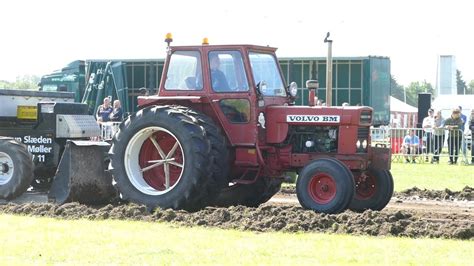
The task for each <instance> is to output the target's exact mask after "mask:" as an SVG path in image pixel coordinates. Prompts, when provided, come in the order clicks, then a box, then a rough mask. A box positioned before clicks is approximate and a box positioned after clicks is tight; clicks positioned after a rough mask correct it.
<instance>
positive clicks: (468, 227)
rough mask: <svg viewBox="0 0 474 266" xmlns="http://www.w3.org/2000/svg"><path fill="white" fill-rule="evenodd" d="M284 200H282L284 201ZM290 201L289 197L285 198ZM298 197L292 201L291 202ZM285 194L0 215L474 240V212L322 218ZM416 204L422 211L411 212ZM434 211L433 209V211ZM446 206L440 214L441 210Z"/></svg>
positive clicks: (402, 205)
mask: <svg viewBox="0 0 474 266" xmlns="http://www.w3.org/2000/svg"><path fill="white" fill-rule="evenodd" d="M279 197H280V198H279ZM285 197H286V198H288V195H283V198H285ZM289 197H290V198H291V197H292V196H291V195H290V196H289ZM279 199H282V198H281V194H277V195H276V196H275V200H272V201H270V202H268V203H266V204H263V205H262V206H260V207H258V208H249V207H244V206H235V207H229V208H214V207H208V208H205V209H203V210H201V211H198V212H194V213H189V212H186V211H175V210H161V209H157V210H155V211H153V212H149V210H148V209H147V208H146V207H145V206H140V205H136V204H116V205H106V206H103V207H90V206H86V205H81V204H79V203H67V204H63V205H56V204H52V203H20V204H16V203H7V204H3V205H0V213H8V214H19V215H29V216H45V217H53V218H60V219H91V220H104V219H119V220H138V221H148V222H170V223H174V224H176V225H179V226H204V227H217V228H223V229H237V230H249V231H257V232H270V231H282V232H324V233H340V234H355V235H372V236H406V237H412V238H419V237H429V238H452V239H473V238H474V206H472V207H471V205H469V204H467V205H466V204H464V205H462V204H461V205H457V204H455V203H452V202H451V206H449V204H448V206H443V202H441V203H439V202H438V203H439V205H436V204H433V206H434V208H429V207H428V208H427V207H426V206H423V205H420V203H416V202H415V203H413V202H411V201H408V202H405V201H403V200H400V199H396V198H395V199H394V200H392V202H391V203H390V204H389V206H388V207H387V208H385V209H384V210H383V211H370V210H369V211H365V212H363V213H355V212H351V211H346V212H343V213H340V214H320V213H315V212H313V211H310V210H305V209H303V208H301V207H300V206H298V205H297V200H296V201H295V200H294V199H291V200H290V201H284V200H283V201H281V200H280V201H279ZM410 203H411V204H414V205H415V206H418V207H413V206H410ZM428 206H429V205H428ZM439 206H441V207H440V208H437V207H439Z"/></svg>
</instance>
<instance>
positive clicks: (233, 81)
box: [209, 51, 249, 92]
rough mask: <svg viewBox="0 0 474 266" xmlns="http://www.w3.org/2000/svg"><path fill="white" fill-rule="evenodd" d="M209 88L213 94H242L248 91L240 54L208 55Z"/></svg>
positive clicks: (220, 52) (215, 52) (223, 52)
mask: <svg viewBox="0 0 474 266" xmlns="http://www.w3.org/2000/svg"><path fill="white" fill-rule="evenodd" d="M209 68H210V73H211V87H212V89H213V90H214V91H215V92H243V91H248V90H249V85H248V80H247V75H246V74H245V68H244V63H243V59H242V54H241V53H240V52H239V51H214V52H210V53H209Z"/></svg>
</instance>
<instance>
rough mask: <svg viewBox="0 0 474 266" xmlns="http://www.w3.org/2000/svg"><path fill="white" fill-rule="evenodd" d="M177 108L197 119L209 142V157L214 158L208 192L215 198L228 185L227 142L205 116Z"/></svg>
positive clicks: (212, 122) (184, 108)
mask: <svg viewBox="0 0 474 266" xmlns="http://www.w3.org/2000/svg"><path fill="white" fill-rule="evenodd" d="M178 108H180V110H183V112H184V113H185V114H187V115H192V116H193V117H195V118H197V122H198V124H199V125H200V126H202V127H204V129H205V130H206V137H207V138H208V139H209V141H210V142H211V155H212V157H213V158H214V160H213V162H212V166H211V171H212V174H211V182H212V183H213V185H211V186H210V188H211V190H212V191H210V195H215V196H217V194H218V193H219V191H220V190H221V189H222V188H224V187H226V186H227V184H228V183H229V179H228V176H229V167H230V162H229V150H228V148H227V140H226V138H225V137H224V135H223V134H222V133H221V130H220V128H219V127H218V126H217V125H216V124H215V123H214V121H212V119H211V118H209V117H208V116H206V115H205V114H203V113H200V112H197V111H195V110H191V109H189V108H186V107H178ZM211 200H212V199H211Z"/></svg>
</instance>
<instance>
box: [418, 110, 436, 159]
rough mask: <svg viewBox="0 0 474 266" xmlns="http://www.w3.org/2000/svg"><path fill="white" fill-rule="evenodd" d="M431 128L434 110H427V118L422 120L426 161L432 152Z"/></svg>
mask: <svg viewBox="0 0 474 266" xmlns="http://www.w3.org/2000/svg"><path fill="white" fill-rule="evenodd" d="M433 126H434V110H433V109H432V108H430V109H428V116H427V117H425V118H424V119H423V124H422V126H421V127H422V128H423V131H425V137H426V161H428V154H430V153H432V152H433Z"/></svg>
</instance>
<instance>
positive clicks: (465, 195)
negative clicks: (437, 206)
mask: <svg viewBox="0 0 474 266" xmlns="http://www.w3.org/2000/svg"><path fill="white" fill-rule="evenodd" d="M280 193H282V194H296V189H295V187H283V188H282V189H281V191H280ZM393 196H394V197H396V198H398V199H406V200H417V199H428V200H452V201H453V200H458V201H459V200H461V201H463V200H468V201H473V200H474V188H473V187H470V186H466V187H464V188H463V189H462V190H461V191H451V190H449V189H447V188H446V189H444V190H429V189H420V188H417V187H413V188H409V189H405V190H403V191H401V192H395V193H394V194H393Z"/></svg>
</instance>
